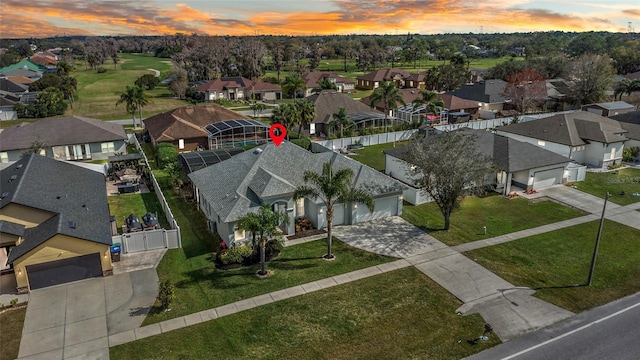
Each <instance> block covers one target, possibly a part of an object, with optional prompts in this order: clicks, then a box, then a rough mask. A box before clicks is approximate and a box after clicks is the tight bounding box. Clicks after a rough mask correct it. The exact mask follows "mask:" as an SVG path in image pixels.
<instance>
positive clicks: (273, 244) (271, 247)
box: [265, 239, 284, 254]
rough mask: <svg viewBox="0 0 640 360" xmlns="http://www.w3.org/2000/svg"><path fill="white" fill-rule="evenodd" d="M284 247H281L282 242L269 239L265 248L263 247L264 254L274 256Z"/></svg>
mask: <svg viewBox="0 0 640 360" xmlns="http://www.w3.org/2000/svg"><path fill="white" fill-rule="evenodd" d="M283 247H284V245H282V241H280V239H271V240H269V241H267V246H266V247H265V254H274V253H279V252H280V251H281V250H282V248H283Z"/></svg>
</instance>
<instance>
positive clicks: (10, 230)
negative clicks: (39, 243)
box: [0, 220, 24, 236]
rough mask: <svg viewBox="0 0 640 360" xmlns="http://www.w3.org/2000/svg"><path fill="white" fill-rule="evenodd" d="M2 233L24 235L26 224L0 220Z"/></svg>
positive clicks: (0, 231)
mask: <svg viewBox="0 0 640 360" xmlns="http://www.w3.org/2000/svg"><path fill="white" fill-rule="evenodd" d="M0 233H4V234H10V235H17V236H22V235H23V234H24V225H22V224H16V223H13V222H11V221H6V220H0Z"/></svg>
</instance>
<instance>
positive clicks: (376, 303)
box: [110, 268, 499, 360]
mask: <svg viewBox="0 0 640 360" xmlns="http://www.w3.org/2000/svg"><path fill="white" fill-rule="evenodd" d="M460 305H461V303H460V302H459V301H458V300H457V299H456V298H455V297H453V296H452V295H450V294H449V293H448V292H447V291H445V290H444V289H443V288H441V287H440V286H438V285H437V284H436V283H435V282H433V281H432V280H430V279H429V278H428V277H427V276H425V275H424V274H422V273H420V272H419V271H418V270H416V269H414V268H406V269H401V270H396V271H392V272H389V273H385V274H381V275H377V276H374V277H370V278H366V279H362V280H359V281H356V282H352V283H348V284H343V285H339V286H336V287H332V288H330V289H326V290H321V291H317V292H314V293H310V294H306V295H302V296H298V297H295V298H292V299H287V300H284V301H279V302H275V303H272V304H268V305H264V306H260V307H257V308H254V309H250V310H247V311H243V312H240V313H237V314H233V315H230V316H226V317H223V318H219V319H216V320H212V321H208V322H205V323H202V324H198V325H194V326H190V327H187V328H183V329H179V330H175V331H171V332H169V333H166V334H161V335H158V336H153V337H150V338H146V339H142V340H138V341H134V342H131V343H127V344H123V345H120V346H116V347H112V348H111V349H110V356H111V359H114V360H117V359H209V358H215V359H349V360H351V359H460V358H463V357H466V356H469V355H471V354H474V353H477V352H480V351H482V350H485V349H487V348H489V347H491V346H495V345H497V344H498V343H499V340H498V339H497V337H496V336H492V335H490V341H487V342H482V341H480V342H479V343H478V344H476V345H471V344H470V343H468V342H467V340H472V339H475V338H477V337H478V336H480V335H481V334H482V330H483V325H484V321H483V320H482V318H481V317H480V316H479V315H477V314H476V315H471V316H464V317H463V316H458V315H456V313H455V310H456V308H457V307H459V306H460Z"/></svg>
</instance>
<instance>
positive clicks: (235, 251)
mask: <svg viewBox="0 0 640 360" xmlns="http://www.w3.org/2000/svg"><path fill="white" fill-rule="evenodd" d="M252 254H253V249H251V246H249V245H238V246H234V247H231V248H229V249H227V251H226V252H224V253H223V254H221V255H220V261H221V262H222V264H224V265H228V264H242V263H243V262H244V261H245V259H247V258H249V257H251V255H252Z"/></svg>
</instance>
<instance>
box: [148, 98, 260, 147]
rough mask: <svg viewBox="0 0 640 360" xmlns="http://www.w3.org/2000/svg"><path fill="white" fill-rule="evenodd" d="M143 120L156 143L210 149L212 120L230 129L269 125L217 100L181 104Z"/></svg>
mask: <svg viewBox="0 0 640 360" xmlns="http://www.w3.org/2000/svg"><path fill="white" fill-rule="evenodd" d="M238 121H241V123H238ZM143 122H144V126H145V128H146V130H147V131H148V132H149V137H150V139H151V142H152V143H153V144H154V145H156V146H157V145H158V143H161V142H169V143H172V144H173V145H174V146H175V147H176V148H177V149H178V150H179V151H193V150H196V149H209V148H210V146H209V137H210V135H212V134H211V131H210V130H211V128H212V125H213V124H223V125H220V126H223V127H225V128H228V129H232V128H233V127H234V126H236V125H238V124H245V123H249V122H250V123H251V124H252V126H255V127H258V128H262V127H265V126H266V125H263V124H261V123H256V122H255V121H254V120H251V119H249V118H248V117H246V116H244V115H242V114H239V113H237V112H235V111H232V110H229V109H227V108H225V107H224V106H220V105H217V104H210V105H206V106H185V107H179V108H177V109H174V110H170V111H167V112H164V113H161V114H158V115H155V116H152V117H149V118H146V119H144V120H143Z"/></svg>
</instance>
